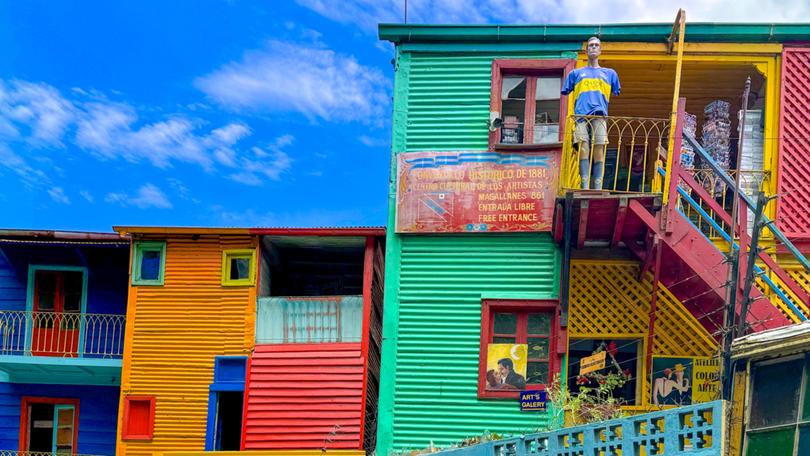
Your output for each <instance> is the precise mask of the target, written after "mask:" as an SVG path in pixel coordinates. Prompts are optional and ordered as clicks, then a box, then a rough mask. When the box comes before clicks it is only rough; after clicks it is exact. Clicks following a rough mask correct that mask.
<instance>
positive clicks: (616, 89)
mask: <svg viewBox="0 0 810 456" xmlns="http://www.w3.org/2000/svg"><path fill="white" fill-rule="evenodd" d="M621 91H622V87H621V85H619V75H618V74H616V72H615V71H614V70H612V69H610V68H592V67H589V66H586V67H582V68H577V69H576V70H574V71H572V72H570V73H568V76H567V77H566V78H565V84H563V88H562V90H561V91H560V93H562V94H563V95H568V94H569V93H571V92H574V114H576V115H580V116H606V115H608V102H609V101H610V94H611V93H612V94H613V95H618V94H619V93H620V92H621Z"/></svg>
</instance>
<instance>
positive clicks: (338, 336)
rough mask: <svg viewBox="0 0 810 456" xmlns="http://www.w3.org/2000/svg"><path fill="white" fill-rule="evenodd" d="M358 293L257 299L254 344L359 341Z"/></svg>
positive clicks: (360, 309)
mask: <svg viewBox="0 0 810 456" xmlns="http://www.w3.org/2000/svg"><path fill="white" fill-rule="evenodd" d="M362 326H363V297H362V296H318V297H270V298H260V299H259V308H258V314H257V318H256V343H259V344H261V343H265V344H267V343H276V344H305V343H329V342H359V341H360V339H361V338H360V334H361V332H362Z"/></svg>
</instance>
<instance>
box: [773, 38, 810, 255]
mask: <svg viewBox="0 0 810 456" xmlns="http://www.w3.org/2000/svg"><path fill="white" fill-rule="evenodd" d="M780 109H781V112H780V115H779V138H780V141H779V194H780V195H781V198H779V203H778V209H777V210H778V214H777V220H778V223H779V229H780V230H782V232H783V233H785V235H787V236H788V237H789V238H795V239H808V238H810V211H809V210H808V208H810V180H808V176H810V145H809V143H808V139H807V138H808V136H809V135H810V48H807V47H804V48H787V47H786V48H785V50H784V52H783V53H782V94H781V100H780Z"/></svg>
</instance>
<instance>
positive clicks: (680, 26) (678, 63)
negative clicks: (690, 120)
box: [664, 9, 686, 205]
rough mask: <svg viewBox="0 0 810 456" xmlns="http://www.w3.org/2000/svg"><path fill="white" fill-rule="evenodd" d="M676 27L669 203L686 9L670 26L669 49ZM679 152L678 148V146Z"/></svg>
mask: <svg viewBox="0 0 810 456" xmlns="http://www.w3.org/2000/svg"><path fill="white" fill-rule="evenodd" d="M676 27H677V29H678V54H677V58H676V60H675V90H674V93H673V95H672V114H671V117H670V125H669V145H668V148H667V170H666V171H667V172H666V177H665V180H664V204H665V205H667V204H669V201H670V190H671V185H670V181H671V180H672V165H673V162H674V157H673V153H674V152H675V140H676V139H680V137H681V135H680V134H678V133H676V131H675V128H676V125H678V124H681V122H676V120H677V113H678V103H679V102H680V100H679V97H680V93H681V67H682V66H683V41H684V35H685V32H686V11H684V10H682V9H679V10H678V15H677V16H676V17H675V24H674V25H673V27H672V31H673V36H670V49H671V46H672V45H673V44H674V39H675V37H674V33H675V28H676ZM678 149H679V150H678V152H679V153H680V148H678Z"/></svg>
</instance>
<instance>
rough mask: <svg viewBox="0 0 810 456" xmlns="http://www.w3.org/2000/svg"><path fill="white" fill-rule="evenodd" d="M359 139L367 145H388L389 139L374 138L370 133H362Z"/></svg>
mask: <svg viewBox="0 0 810 456" xmlns="http://www.w3.org/2000/svg"><path fill="white" fill-rule="evenodd" d="M357 140H358V141H360V142H361V143H363V145H365V146H366V147H384V146H387V145H388V140H385V139H381V138H372V137H371V136H368V135H360V136H358V137H357Z"/></svg>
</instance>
